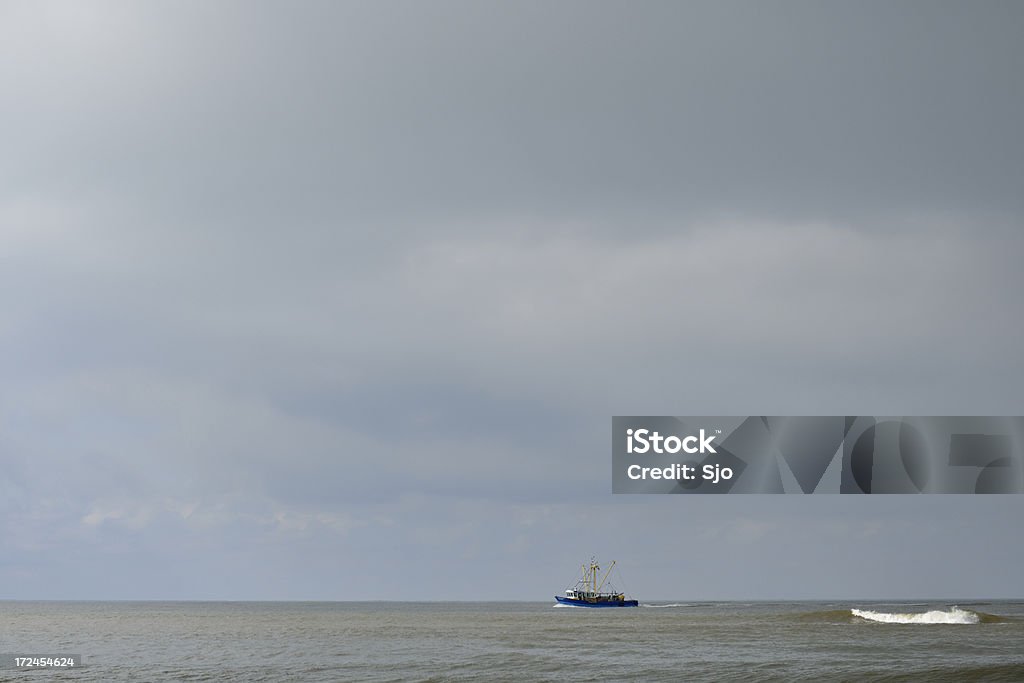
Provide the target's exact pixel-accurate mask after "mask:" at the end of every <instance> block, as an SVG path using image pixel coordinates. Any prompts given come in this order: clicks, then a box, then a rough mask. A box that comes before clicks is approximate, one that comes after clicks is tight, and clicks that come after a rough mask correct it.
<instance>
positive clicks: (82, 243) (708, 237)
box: [0, 2, 1024, 599]
mask: <svg viewBox="0 0 1024 683" xmlns="http://www.w3.org/2000/svg"><path fill="white" fill-rule="evenodd" d="M1022 20H1024V15H1022V12H1021V10H1020V9H1019V8H1018V7H1017V6H1015V5H1010V4H998V3H991V4H985V5H984V6H983V7H982V8H980V9H979V8H977V7H973V6H972V7H971V8H970V9H967V8H965V7H961V6H958V5H955V4H949V5H943V4H934V3H928V4H924V3H920V4H915V3H910V4H901V5H898V6H897V5H890V4H882V3H879V4H868V5H863V4H857V5H854V4H838V3H833V4H821V5H807V4H799V3H780V4H778V5H775V6H772V7H753V6H749V5H744V4H728V3H727V4H722V3H713V4H712V3H709V4H699V3H698V4H688V5H679V4H676V3H649V4H646V5H645V6H644V7H643V8H639V9H638V8H636V7H634V6H627V5H626V4H617V3H605V4H593V3H585V4H576V3H561V4H558V5H550V4H547V3H517V4H505V3H490V4H489V3H483V4H481V3H431V4H429V5H426V4H393V5H388V6H381V5H379V4H363V3H345V4H338V3H308V4H305V5H303V7H302V8H301V9H295V8H286V7H284V6H283V5H276V4H270V3H265V4H264V3H261V4H256V5H254V4H231V3H222V4H218V5H216V6H208V5H203V4H199V3H196V4H185V5H182V4H175V5H171V4H162V3H151V4H147V5H134V6H130V5H119V4H113V3H101V2H96V3H34V4H8V5H5V6H4V7H3V8H2V9H0V124H2V126H3V130H5V135H4V149H5V153H4V155H3V156H2V158H0V309H2V310H3V311H4V315H3V316H2V318H0V370H2V372H3V377H4V387H3V389H2V390H0V411H2V412H0V415H2V416H3V417H2V418H0V457H2V459H3V462H4V477H3V478H0V492H2V494H3V498H2V501H0V512H2V513H3V518H2V519H3V521H2V523H3V530H4V531H5V539H8V542H7V547H8V548H9V550H6V551H5V552H4V553H3V554H0V576H3V577H5V580H6V583H5V585H8V586H10V587H11V588H10V590H9V593H8V594H7V597H50V596H55V597H94V596H95V597H119V596H120V597H148V596H153V597H161V596H165V595H166V596H168V597H318V596H323V597H342V598H344V597H351V598H358V597H383V596H385V595H387V593H386V592H385V587H386V586H388V585H390V584H389V583H388V582H389V581H390V580H391V579H392V578H395V577H394V576H393V575H391V574H389V573H388V571H387V570H385V569H382V567H386V566H393V565H395V564H398V563H399V562H400V560H401V559H402V555H401V553H399V551H397V550H395V548H409V549H415V550H416V552H417V553H418V557H419V558H420V561H422V563H423V564H424V566H425V567H428V568H429V570H430V572H432V573H433V574H432V575H434V576H436V580H437V582H438V584H439V585H438V587H437V590H438V593H437V596H438V597H463V598H472V597H474V595H475V594H476V593H474V590H475V589H474V588H473V586H477V585H478V584H477V583H474V582H475V581H477V577H479V576H488V577H491V573H490V572H491V569H492V559H493V558H494V557H502V558H506V559H510V560H515V561H517V562H518V561H522V562H526V563H530V564H535V563H537V562H538V561H542V562H544V563H548V562H550V563H551V564H552V565H554V564H555V563H556V560H557V562H558V563H562V564H565V565H566V568H567V569H571V568H573V567H575V566H576V562H577V560H578V558H574V557H571V555H572V553H574V552H575V553H582V554H584V555H587V554H591V553H593V552H594V551H595V548H594V546H598V547H599V548H600V547H601V545H602V543H607V539H609V538H616V539H621V538H630V539H633V540H634V542H635V544H636V553H637V554H638V555H639V559H638V560H637V564H640V565H642V566H649V567H650V569H640V570H639V571H638V573H639V574H640V578H641V579H642V582H638V584H640V585H638V586H631V587H635V588H640V587H641V586H642V585H643V584H647V585H661V583H662V581H663V580H664V579H665V577H667V576H670V575H672V574H673V573H675V572H677V571H678V567H679V566H682V563H683V561H684V559H685V558H687V557H689V554H690V553H692V552H693V551H694V548H693V547H690V546H682V545H680V546H679V547H675V546H674V545H672V544H667V546H666V544H663V543H661V540H662V538H663V536H662V535H663V534H666V533H669V531H670V528H671V527H672V526H673V525H674V524H678V523H679V522H680V520H681V519H684V518H685V519H686V520H688V522H687V523H688V524H692V525H696V526H698V527H700V528H701V529H703V530H704V531H705V532H706V533H707V534H709V535H708V536H707V538H706V539H705V540H704V541H702V542H701V546H700V547H702V548H706V550H705V551H704V554H703V555H701V563H702V564H701V565H700V567H698V568H696V569H695V571H698V573H699V572H704V574H706V576H707V579H708V582H709V583H708V584H707V586H706V594H707V595H714V596H718V597H728V596H729V595H730V594H735V595H739V594H740V593H743V592H742V591H735V590H733V587H734V585H735V584H734V583H733V582H734V581H741V580H742V578H743V577H744V576H749V571H751V570H750V569H749V558H750V557H751V556H753V555H754V554H756V555H758V557H760V558H762V561H764V562H766V563H767V564H766V567H767V568H766V569H765V570H764V572H766V573H767V576H768V577H769V578H772V579H773V580H774V583H773V584H772V585H773V586H776V587H777V590H778V591H780V592H779V595H783V594H785V593H786V590H791V591H792V592H794V593H800V596H808V595H831V594H835V595H839V594H844V595H845V594H851V595H852V594H855V593H857V592H858V591H861V592H862V594H879V595H881V594H883V593H884V594H888V593H887V590H891V591H892V594H893V595H896V594H897V593H899V590H897V588H893V587H891V586H890V587H888V588H887V587H886V585H885V584H884V582H882V579H881V578H879V577H874V578H872V575H871V574H870V573H866V572H865V571H864V567H865V564H864V563H865V562H866V560H865V559H864V558H866V557H893V558H903V559H895V560H894V562H904V563H905V564H904V565H901V567H902V568H896V569H894V570H893V572H894V575H897V576H900V577H901V578H900V581H902V583H897V584H895V585H897V586H900V587H904V588H906V589H907V590H911V589H914V588H915V586H917V585H919V584H915V583H914V582H913V581H911V580H910V578H909V577H910V575H911V574H912V573H913V572H912V570H911V569H909V567H911V566H915V565H920V564H921V563H922V562H925V563H926V562H929V561H930V560H931V559H933V558H934V557H935V554H936V553H938V552H939V549H940V547H943V546H942V545H941V544H942V540H941V539H940V538H938V537H936V536H934V535H933V534H932V532H931V530H932V529H933V528H936V527H937V526H939V525H943V524H960V525H965V526H962V527H957V528H958V529H960V531H957V532H956V533H957V534H958V535H957V538H958V539H960V540H962V541H963V542H964V543H965V544H967V545H970V544H971V543H975V542H978V543H980V540H979V541H975V539H986V540H987V541H990V542H991V544H992V545H998V544H999V543H1000V542H1001V540H1005V538H1006V534H1011V535H1012V530H1009V529H1006V528H1005V524H1004V521H1005V519H1007V518H1012V517H1013V515H1014V513H1015V512H1016V513H1019V507H1020V504H1021V503H1020V502H1019V501H1018V500H1017V499H1016V498H1014V499H1011V500H1005V501H998V502H997V501H994V500H985V501H971V502H967V501H962V500H954V499H950V498H943V499H941V500H938V499H936V500H929V501H927V502H919V501H916V500H906V499H901V500H894V501H886V502H878V501H877V500H875V499H872V500H869V501H865V502H862V503H851V502H848V501H845V500H844V501H838V500H827V499H826V500H814V501H812V502H806V501H805V502H794V501H786V502H775V501H766V500H764V499H760V498H757V499H745V500H740V499H738V498H736V497H734V498H733V499H730V500H728V501H723V502H719V503H700V504H694V503H690V502H687V503H686V504H685V506H686V509H685V510H681V509H680V507H679V506H680V505H681V504H682V503H680V502H679V501H675V500H669V501H656V500H653V499H652V500H647V499H643V500H635V499H630V500H626V501H623V500H621V499H613V498H611V496H610V493H609V492H610V481H609V479H608V444H607V437H608V432H609V417H610V416H611V415H613V414H716V413H720V414H730V413H731V414H741V415H743V414H761V413H763V412H769V413H775V414H784V413H794V414H822V413H825V414H828V413H833V414H958V413H964V414H972V413H980V414H988V413H991V414H1020V413H1021V412H1022V410H1024V405H1022V403H1021V400H1020V395H1019V391H1018V385H1019V383H1020V378H1021V373H1022V367H1021V361H1020V354H1019V352H1018V350H1017V346H1018V344H1017V340H1018V339H1019V338H1020V337H1021V333H1022V332H1024V330H1022V328H1021V320H1022V316H1021V315H1020V313H1021V308H1020V304H1019V301H1018V299H1019V297H1018V296H1017V294H1016V293H1017V292H1018V291H1020V290H1021V289H1022V286H1024V282H1022V276H1021V274H1020V268H1019V264H1018V260H1019V258H1018V254H1020V253H1021V252H1022V247H1024V244H1022V243H1021V237H1020V235H1021V234H1022V233H1021V231H1020V228H1021V221H1022V207H1021V204H1020V197H1021V196H1022V192H1021V190H1022V187H1021V185H1022V176H1021V171H1020V168H1021V164H1020V162H1021V156H1022V155H1021V152H1022V149H1021V144H1022V143H1021V140H1022V138H1021V136H1020V135H1019V124H1018V123H1017V122H1018V121H1019V120H1021V119H1022V118H1024V116H1022V114H1024V112H1022V106H1024V93H1022V89H1021V83H1020V79H1019V77H1018V73H1020V71H1021V68H1022V67H1024V64H1022V61H1024V52H1022V50H1021V48H1020V47H1019V40H1018V35H1019V33H1020V31H1019V29H1020V26H1021V22H1022ZM806 510H810V511H811V512H810V513H807V514H805V512H804V511H806ZM922 510H924V511H926V514H925V513H922V512H921V511H922ZM847 516H848V517H849V521H845V522H844V521H836V522H835V526H834V528H833V527H832V526H829V524H831V522H821V523H819V522H811V521H809V518H812V517H813V518H818V517H822V518H824V519H826V520H843V519H845V518H846V517H847ZM751 520H755V521H756V523H755V522H752V521H751ZM598 522H599V523H598ZM844 524H846V526H843V525H844ZM662 525H663V526H662ZM765 525H767V526H765ZM595 528H599V529H600V530H601V531H602V532H603V533H598V532H596V531H593V530H592V529H595ZM879 528H881V529H882V530H881V531H878V532H876V533H874V534H872V533H869V532H868V531H866V530H870V529H879ZM844 535H846V536H849V535H853V536H855V537H856V538H857V539H858V540H857V542H856V543H855V544H854V545H851V546H848V547H849V548H850V550H849V552H848V554H845V555H842V557H843V558H845V561H847V564H846V565H843V566H838V565H837V566H835V567H833V569H834V572H833V573H832V574H830V576H833V577H836V576H838V577H841V578H844V579H848V581H849V582H850V583H848V584H844V585H843V587H842V588H841V589H840V588H837V587H836V585H837V584H834V583H828V582H827V581H825V580H824V579H823V580H821V581H820V582H815V581H810V582H807V581H804V580H803V578H801V579H800V580H797V579H794V578H793V577H803V574H801V571H802V570H801V569H800V568H801V567H802V566H804V567H805V566H808V565H809V564H813V563H814V562H816V561H819V560H820V557H819V555H820V553H821V548H822V547H825V546H827V545H828V544H829V543H830V539H832V538H835V537H838V536H844ZM568 537H571V538H577V539H579V540H578V541H575V542H573V543H570V544H568V547H567V548H566V547H562V546H563V544H562V543H561V541H560V539H563V538H568ZM772 537H778V538H779V539H781V540H779V541H778V542H775V543H773V542H770V539H771V538H772ZM908 538H912V539H913V542H912V543H910V544H909V545H908V543H907V539H908ZM154 539H159V540H154ZM716 539H721V541H722V542H716ZM61 547H65V548H67V547H72V548H74V549H75V553H76V557H80V558H82V560H81V562H82V565H81V566H82V567H83V569H82V571H81V572H75V571H74V570H73V569H72V566H71V565H70V564H68V562H67V561H66V560H62V559H61V558H62V557H63V556H62V554H61V550H60V549H61ZM609 547H618V546H615V545H614V544H613V545H611V546H609ZM216 548H223V551H215V549H216ZM432 548H433V549H432ZM899 548H909V549H908V550H906V552H905V554H902V555H899V554H898V553H897V549H899ZM403 552H404V551H403ZM1008 552H1009V551H1008ZM1015 552H1016V553H1017V554H1013V552H1009V555H1008V556H1007V558H1004V559H1007V560H1012V561H1016V562H1018V564H1019V560H1020V559H1022V558H1020V557H1019V552H1020V551H1019V550H1018V551H1015ZM290 556H296V557H302V558H307V561H305V562H300V561H298V560H295V561H291V560H288V559H282V558H286V557H290ZM172 557H177V558H179V559H178V560H176V561H172V560H171V558H172ZM310 557H317V558H318V559H314V560H309V559H308V558H310ZM452 557H456V558H458V563H459V564H458V566H455V565H454V564H453V563H455V562H456V560H452V559H448V558H452ZM549 558H551V559H549ZM816 558H817V559H816ZM111 563H115V564H117V563H120V566H123V569H122V570H120V571H119V572H115V573H113V574H111V573H109V572H106V571H105V570H104V569H103V568H104V567H107V566H109V565H110V564H111ZM716 563H717V564H716ZM254 564H259V565H260V566H261V567H262V568H263V569H261V570H260V571H261V572H262V573H260V574H259V575H258V576H254V577H253V579H252V580H251V581H249V582H239V583H234V584H226V583H218V581H217V580H216V579H213V578H208V577H209V575H210V574H211V573H213V571H212V570H213V569H218V573H222V572H223V571H225V569H224V568H232V567H236V568H242V567H246V566H252V565H254ZM722 564H726V565H729V566H732V567H735V569H734V573H728V572H727V573H722V574H719V573H717V572H715V571H712V569H711V568H712V567H713V566H719V565H722ZM342 566H344V567H349V568H350V569H347V570H346V571H347V572H349V573H347V574H345V576H346V577H347V579H348V582H347V584H346V585H347V586H351V591H352V592H351V593H348V592H344V591H342V592H338V591H336V590H335V589H334V588H333V584H332V580H333V573H335V572H338V571H340V570H339V569H338V568H339V567H342ZM930 566H931V565H930ZM999 566H1002V565H1001V564H1000V565H999ZM185 567H189V569H186V568H185ZM743 567H747V568H746V569H744V568H743ZM950 567H951V568H950V569H949V570H948V571H947V572H945V573H942V572H938V570H936V573H934V574H932V575H930V576H929V577H926V578H927V580H926V581H925V583H924V584H921V585H926V586H927V587H928V590H934V591H935V592H936V594H938V593H944V592H946V593H955V592H956V591H957V590H959V589H960V587H962V586H966V588H965V589H964V590H966V591H967V592H968V593H972V594H976V593H980V592H985V591H986V590H989V588H987V587H986V586H985V585H982V584H981V583H980V582H978V581H977V579H976V577H975V576H974V575H972V574H970V569H969V567H967V566H966V565H965V564H963V563H953V564H951V565H950ZM989 569H990V570H991V571H990V572H989V573H990V574H991V575H993V576H994V577H995V578H994V580H993V582H992V583H990V584H988V586H990V587H991V588H990V590H992V591H993V592H995V593H1005V592H1007V591H1013V590H1017V588H1016V587H1015V586H1016V584H1014V583H1013V581H1012V577H1009V576H1008V575H1006V576H1004V575H1002V574H1000V573H999V572H1000V571H1001V570H999V568H998V567H996V566H995V565H993V566H992V567H990V568H989ZM646 572H649V573H646ZM744 572H748V574H744ZM146 575H150V576H152V577H154V578H153V579H152V580H151V581H149V582H148V583H147V581H145V580H144V579H143V578H140V577H144V576H146ZM204 577H207V578H204ZM716 577H721V578H720V579H719V578H716ZM512 578H513V577H511V576H510V577H509V579H510V582H509V583H505V584H504V585H507V586H509V588H508V593H507V594H505V595H504V596H503V597H516V598H531V597H539V598H540V599H543V596H544V595H547V593H543V594H542V595H538V591H539V590H541V589H543V590H549V589H548V587H547V584H548V583H549V581H550V579H551V577H549V576H546V575H541V574H539V573H538V574H534V575H532V576H530V577H527V578H521V579H519V581H520V583H519V584H516V583H514V582H511V580H512ZM876 579H877V581H876ZM289 580H291V581H294V583H295V585H296V586H303V587H304V588H303V589H302V590H299V589H298V588H295V589H292V588H284V587H282V588H280V589H275V591H276V592H274V594H273V595H268V594H267V593H266V592H265V590H266V589H265V586H267V585H287V584H288V582H289ZM558 580H562V577H561V576H559V577H558ZM972 581H973V582H974V583H972ZM787 582H790V583H787ZM460 586H461V588H460ZM161 587H163V588H161ZM787 587H788V588H787ZM307 589H308V590H309V591H310V592H309V593H307V592H303V591H305V590H307ZM346 590H349V589H348V588H346ZM765 590H766V591H768V589H767V588H766V589H765ZM772 590H776V589H772ZM730 591H732V593H730ZM800 591H804V592H802V593H801V592H800ZM769 592H770V591H769ZM765 594H766V595H767V593H765ZM687 595H691V593H687V592H685V591H684V592H679V593H676V594H674V596H680V597H683V596H687ZM743 595H744V596H749V595H748V594H747V593H743ZM773 595H774V594H773ZM401 597H409V598H412V597H427V596H422V595H408V596H401ZM665 597H672V596H670V595H668V594H666V595H665Z"/></svg>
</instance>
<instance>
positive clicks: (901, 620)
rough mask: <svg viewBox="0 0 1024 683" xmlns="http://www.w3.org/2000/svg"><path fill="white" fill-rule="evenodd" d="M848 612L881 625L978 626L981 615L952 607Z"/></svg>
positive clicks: (856, 610) (855, 610)
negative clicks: (926, 610) (922, 609)
mask: <svg viewBox="0 0 1024 683" xmlns="http://www.w3.org/2000/svg"><path fill="white" fill-rule="evenodd" d="M850 612H851V613H852V614H853V616H855V617H860V618H861V619H866V620H868V621H877V622H881V623H883V624H980V623H981V615H980V614H978V613H977V612H972V611H971V610H966V609H961V608H959V607H957V606H956V605H953V606H952V607H950V608H949V610H945V611H944V610H938V609H936V610H931V611H929V612H920V613H909V612H872V611H871V610H866V609H854V610H850Z"/></svg>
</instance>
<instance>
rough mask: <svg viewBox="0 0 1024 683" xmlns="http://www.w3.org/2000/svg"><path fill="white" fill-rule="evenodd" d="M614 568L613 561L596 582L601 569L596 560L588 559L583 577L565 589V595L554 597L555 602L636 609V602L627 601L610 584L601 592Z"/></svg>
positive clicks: (580, 605)
mask: <svg viewBox="0 0 1024 683" xmlns="http://www.w3.org/2000/svg"><path fill="white" fill-rule="evenodd" d="M614 566H615V561H614V560H613V561H612V563H611V564H610V565H609V566H608V570H607V571H605V573H604V578H603V579H601V581H600V582H598V580H597V579H598V574H599V573H600V571H601V567H600V566H598V564H597V560H595V559H594V558H590V564H589V565H586V564H585V565H583V576H581V577H580V579H579V581H577V582H576V584H575V585H574V586H572V587H570V588H567V589H566V591H565V595H556V596H555V600H557V601H558V603H559V604H560V605H575V606H577V607H636V606H637V605H638V604H639V602H638V601H637V600H627V599H626V594H625V593H620V592H619V591H617V590H615V587H614V586H612V585H611V584H610V583H609V584H608V586H607V590H604V591H602V589H604V588H605V584H606V583H607V582H608V576H609V575H610V574H611V573H612V568H613V567H614Z"/></svg>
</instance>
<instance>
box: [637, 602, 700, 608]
mask: <svg viewBox="0 0 1024 683" xmlns="http://www.w3.org/2000/svg"><path fill="white" fill-rule="evenodd" d="M640 606H641V607H693V603H691V602H672V603H669V604H667V605H648V604H647V603H646V602H643V603H640Z"/></svg>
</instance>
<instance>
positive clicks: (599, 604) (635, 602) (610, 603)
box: [555, 595, 640, 607]
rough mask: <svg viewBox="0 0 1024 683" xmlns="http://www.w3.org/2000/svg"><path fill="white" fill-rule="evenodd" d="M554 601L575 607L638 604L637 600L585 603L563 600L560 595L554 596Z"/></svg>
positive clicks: (570, 599)
mask: <svg viewBox="0 0 1024 683" xmlns="http://www.w3.org/2000/svg"><path fill="white" fill-rule="evenodd" d="M555 600H557V601H558V602H560V603H561V604H563V605H573V606H575V607H637V606H639V604H640V602H639V601H638V600H602V601H601V602H587V601H586V600H573V599H572V598H563V597H562V596H561V595H556V596H555Z"/></svg>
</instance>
